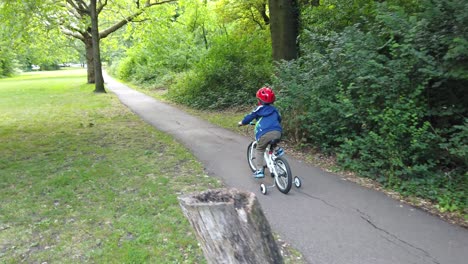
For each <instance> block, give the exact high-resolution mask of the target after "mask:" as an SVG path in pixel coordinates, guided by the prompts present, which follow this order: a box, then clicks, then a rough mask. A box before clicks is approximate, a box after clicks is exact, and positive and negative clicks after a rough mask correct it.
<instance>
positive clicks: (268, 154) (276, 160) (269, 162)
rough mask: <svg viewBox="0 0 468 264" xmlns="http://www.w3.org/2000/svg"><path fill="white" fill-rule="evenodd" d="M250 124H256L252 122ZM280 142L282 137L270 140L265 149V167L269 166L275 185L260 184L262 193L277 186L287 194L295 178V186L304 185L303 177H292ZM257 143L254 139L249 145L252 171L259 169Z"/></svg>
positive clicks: (248, 150) (248, 160)
mask: <svg viewBox="0 0 468 264" xmlns="http://www.w3.org/2000/svg"><path fill="white" fill-rule="evenodd" d="M250 125H255V124H254V123H250ZM279 142H280V139H275V140H272V141H270V142H269V143H268V146H267V148H266V150H265V153H264V154H263V158H264V160H265V163H266V166H264V169H265V168H268V170H269V171H270V174H271V177H273V178H274V181H273V185H271V186H267V185H265V184H264V183H262V184H260V191H261V192H262V194H267V190H268V188H273V187H275V186H276V187H277V188H278V190H279V191H280V192H282V193H284V194H287V193H288V192H289V191H290V190H291V187H292V183H293V180H294V186H296V188H300V187H301V186H302V182H301V179H300V178H299V177H298V176H294V178H293V177H292V173H291V167H290V166H289V163H288V161H287V159H286V157H284V150H283V148H281V147H279V145H278V143H279ZM256 145H257V141H256V140H255V139H254V140H253V141H252V142H251V143H250V144H249V146H248V147H247V162H248V164H249V167H250V169H251V170H252V172H254V171H256V170H257V168H256V166H255V163H254V159H255V154H254V151H255V147H256Z"/></svg>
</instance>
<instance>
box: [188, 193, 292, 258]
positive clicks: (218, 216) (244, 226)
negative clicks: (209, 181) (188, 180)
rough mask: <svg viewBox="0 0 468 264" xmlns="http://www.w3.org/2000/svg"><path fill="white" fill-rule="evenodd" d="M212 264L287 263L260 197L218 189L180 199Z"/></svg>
mask: <svg viewBox="0 0 468 264" xmlns="http://www.w3.org/2000/svg"><path fill="white" fill-rule="evenodd" d="M179 203H180V206H181V207H182V211H183V213H184V215H185V216H186V217H187V218H188V220H189V222H190V224H191V225H192V227H193V228H194V229H195V234H196V236H197V238H198V241H199V242H200V244H201V248H202V250H203V253H204V255H205V258H206V260H207V261H208V263H215V264H219V263H242V264H245V263H252V264H261V263H283V258H282V256H281V253H280V251H279V249H278V246H277V245H276V242H275V240H274V237H273V235H272V233H271V229H270V224H269V223H268V221H267V219H266V217H265V215H264V214H263V211H262V209H261V207H260V203H259V202H258V200H257V197H256V196H255V195H254V194H253V193H251V192H241V191H238V190H236V189H216V190H208V191H206V192H202V193H194V194H189V195H184V196H181V197H179Z"/></svg>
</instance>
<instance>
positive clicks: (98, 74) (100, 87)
mask: <svg viewBox="0 0 468 264" xmlns="http://www.w3.org/2000/svg"><path fill="white" fill-rule="evenodd" d="M106 3H107V0H106ZM89 15H90V17H91V38H92V43H93V62H94V73H95V83H96V88H95V89H94V92H95V93H102V92H105V91H106V90H105V89H104V78H103V77H102V67H101V51H100V47H99V41H100V38H99V26H98V24H99V23H98V14H97V10H96V0H91V3H90V5H89Z"/></svg>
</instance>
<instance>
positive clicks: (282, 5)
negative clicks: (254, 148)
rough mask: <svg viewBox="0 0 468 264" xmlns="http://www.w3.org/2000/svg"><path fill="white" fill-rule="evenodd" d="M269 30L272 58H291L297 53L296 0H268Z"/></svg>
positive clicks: (276, 59)
mask: <svg viewBox="0 0 468 264" xmlns="http://www.w3.org/2000/svg"><path fill="white" fill-rule="evenodd" d="M268 3H269V7H270V32H271V43H272V47H273V59H274V60H275V61H280V60H292V59H296V58H297V55H298V48H297V43H296V39H297V36H298V33H299V10H298V6H297V0H269V2H268Z"/></svg>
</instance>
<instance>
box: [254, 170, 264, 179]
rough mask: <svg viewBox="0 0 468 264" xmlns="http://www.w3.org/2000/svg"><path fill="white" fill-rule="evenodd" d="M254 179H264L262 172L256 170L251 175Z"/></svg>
mask: <svg viewBox="0 0 468 264" xmlns="http://www.w3.org/2000/svg"><path fill="white" fill-rule="evenodd" d="M253 176H254V178H256V179H259V178H264V177H265V174H264V173H263V170H257V171H255V172H254V174H253Z"/></svg>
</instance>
